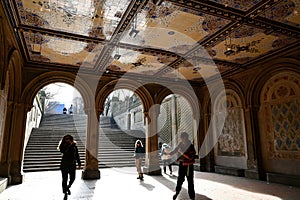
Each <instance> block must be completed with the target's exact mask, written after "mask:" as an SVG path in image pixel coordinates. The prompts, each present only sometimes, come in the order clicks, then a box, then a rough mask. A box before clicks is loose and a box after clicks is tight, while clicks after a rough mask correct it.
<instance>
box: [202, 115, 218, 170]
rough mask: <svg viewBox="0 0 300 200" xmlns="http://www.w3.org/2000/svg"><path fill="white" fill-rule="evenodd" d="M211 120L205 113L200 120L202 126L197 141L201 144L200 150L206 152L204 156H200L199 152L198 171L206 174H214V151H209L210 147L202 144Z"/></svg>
mask: <svg viewBox="0 0 300 200" xmlns="http://www.w3.org/2000/svg"><path fill="white" fill-rule="evenodd" d="M210 120H211V115H210V114H209V113H205V114H204V117H201V118H200V124H202V128H201V129H199V136H200V137H199V141H200V143H199V144H201V146H200V147H201V148H200V149H202V148H204V149H205V151H204V152H206V155H201V153H200V152H199V156H200V170H201V171H208V172H214V166H215V163H214V149H212V150H211V151H210V149H209V148H210V147H208V146H207V144H204V143H203V142H204V139H205V136H206V134H207V131H208V127H209V123H210Z"/></svg>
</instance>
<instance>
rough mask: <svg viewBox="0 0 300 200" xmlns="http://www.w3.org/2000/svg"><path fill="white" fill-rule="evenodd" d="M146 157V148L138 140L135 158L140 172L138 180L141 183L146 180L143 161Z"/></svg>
mask: <svg viewBox="0 0 300 200" xmlns="http://www.w3.org/2000/svg"><path fill="white" fill-rule="evenodd" d="M144 156H145V148H144V146H143V144H142V141H141V140H137V141H136V142H135V151H134V158H135V166H136V170H137V172H138V177H137V179H140V180H141V181H143V180H144V176H143V171H142V161H143V158H144Z"/></svg>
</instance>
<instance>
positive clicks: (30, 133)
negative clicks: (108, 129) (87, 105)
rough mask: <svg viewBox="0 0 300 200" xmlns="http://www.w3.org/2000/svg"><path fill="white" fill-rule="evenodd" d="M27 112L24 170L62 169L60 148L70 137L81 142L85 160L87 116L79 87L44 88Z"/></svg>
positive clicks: (59, 86)
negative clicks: (66, 137) (61, 142)
mask: <svg viewBox="0 0 300 200" xmlns="http://www.w3.org/2000/svg"><path fill="white" fill-rule="evenodd" d="M32 105H33V106H32V108H31V110H30V111H29V112H28V113H27V120H26V130H25V140H24V144H25V145H24V148H25V149H24V159H23V171H24V172H30V171H43V170H58V169H59V165H60V160H61V154H60V152H59V151H58V150H57V146H58V143H59V141H60V140H61V139H62V137H63V136H64V135H66V134H70V135H72V136H73V137H74V139H75V141H76V142H77V146H78V149H79V153H80V157H81V160H82V162H84V158H85V154H84V153H85V138H86V126H87V123H86V115H85V113H84V109H83V108H84V102H83V98H82V96H81V94H80V93H79V92H78V90H77V89H76V88H74V87H73V86H71V85H69V84H65V83H62V82H55V83H51V84H48V85H46V86H44V87H43V88H42V89H40V90H39V91H38V92H37V94H36V96H35V97H34V99H33V104H32Z"/></svg>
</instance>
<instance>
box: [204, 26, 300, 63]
mask: <svg viewBox="0 0 300 200" xmlns="http://www.w3.org/2000/svg"><path fill="white" fill-rule="evenodd" d="M296 41H297V39H295V38H290V37H287V36H284V35H280V34H276V33H272V34H265V33H264V31H263V30H260V29H257V28H253V27H250V26H241V27H240V28H238V29H236V30H235V31H233V32H232V33H231V34H230V35H229V36H228V37H227V38H226V40H224V41H222V42H220V43H218V44H217V45H215V46H214V47H212V48H211V49H208V51H209V53H210V55H211V56H212V57H213V59H218V60H225V61H229V62H235V63H238V64H244V63H246V62H248V61H250V60H252V59H254V58H257V57H259V56H262V55H265V54H266V53H268V52H270V51H275V50H278V49H280V48H284V47H286V46H287V45H290V44H292V43H294V42H296ZM226 54H227V55H226Z"/></svg>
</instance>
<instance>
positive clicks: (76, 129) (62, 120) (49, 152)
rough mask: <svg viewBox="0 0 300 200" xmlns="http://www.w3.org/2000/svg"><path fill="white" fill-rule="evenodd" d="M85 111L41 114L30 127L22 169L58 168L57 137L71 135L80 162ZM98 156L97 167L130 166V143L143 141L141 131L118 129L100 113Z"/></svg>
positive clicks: (131, 162) (83, 137)
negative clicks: (33, 125) (73, 113)
mask: <svg viewBox="0 0 300 200" xmlns="http://www.w3.org/2000/svg"><path fill="white" fill-rule="evenodd" d="M86 119H87V117H86V116H85V115H64V114H48V115H44V117H43V119H42V122H41V124H40V127H39V128H35V129H33V130H32V133H31V136H30V138H29V141H28V143H27V146H26V148H25V153H24V163H23V171H24V172H31V171H48V170H59V164H60V159H61V154H60V152H59V151H58V150H57V146H58V143H59V141H60V139H61V138H62V137H63V136H64V135H66V134H71V135H73V137H74V139H75V140H76V142H77V146H78V150H79V154H80V158H81V161H82V164H84V158H85V141H86ZM100 119H101V121H100V129H99V130H100V133H99V148H98V159H99V168H102V167H127V166H134V165H135V162H134V159H133V157H132V156H133V151H134V143H135V141H136V139H141V140H142V141H143V142H145V138H144V137H145V136H144V133H143V132H142V131H137V130H130V131H122V130H120V129H119V128H118V126H117V125H116V124H114V123H112V121H111V120H110V117H103V116H101V118H100Z"/></svg>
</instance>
